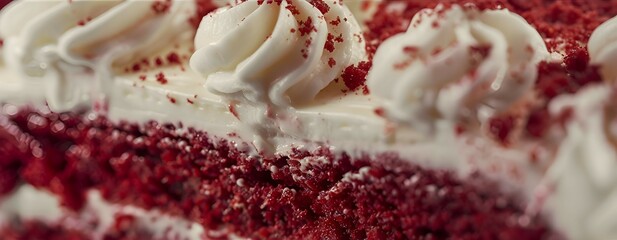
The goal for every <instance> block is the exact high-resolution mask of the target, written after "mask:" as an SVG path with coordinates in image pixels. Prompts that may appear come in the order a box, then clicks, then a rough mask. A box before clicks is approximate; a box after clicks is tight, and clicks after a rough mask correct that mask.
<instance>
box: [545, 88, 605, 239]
mask: <svg viewBox="0 0 617 240" xmlns="http://www.w3.org/2000/svg"><path fill="white" fill-rule="evenodd" d="M614 94H615V90H614V89H613V88H612V87H610V86H607V85H598V86H591V87H587V88H586V89H583V90H581V91H580V92H579V93H577V94H576V95H570V96H561V97H559V98H558V99H556V100H555V101H554V102H553V103H552V104H551V112H552V113H553V114H554V115H557V116H558V115H560V114H564V112H565V111H570V112H571V113H570V115H571V116H570V120H569V121H568V123H567V124H566V126H565V129H564V130H565V131H564V132H563V133H562V134H563V135H565V136H563V138H564V140H563V142H562V143H561V144H560V146H559V149H558V152H557V156H556V158H555V163H554V164H553V165H552V166H551V168H550V169H549V170H548V172H547V174H546V176H545V184H543V185H541V188H540V189H549V190H550V192H549V195H548V205H547V207H548V208H547V209H548V210H549V213H550V215H552V216H553V218H554V220H555V222H556V224H557V226H558V227H559V228H560V229H561V230H562V231H564V232H565V233H567V234H566V235H567V236H568V237H570V239H589V240H601V239H615V238H617V149H616V148H615V147H616V145H615V144H616V143H617V142H616V138H615V136H617V135H616V134H617V128H616V127H617V118H615V117H616V116H617V115H616V114H617V112H616V111H617V105H615V99H616V98H615V95H614Z"/></svg>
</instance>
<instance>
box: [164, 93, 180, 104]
mask: <svg viewBox="0 0 617 240" xmlns="http://www.w3.org/2000/svg"><path fill="white" fill-rule="evenodd" d="M166 97H167V99H168V100H169V102H170V103H172V104H176V102H177V101H178V100H176V98H174V97H172V96H170V95H169V94H167V96H166Z"/></svg>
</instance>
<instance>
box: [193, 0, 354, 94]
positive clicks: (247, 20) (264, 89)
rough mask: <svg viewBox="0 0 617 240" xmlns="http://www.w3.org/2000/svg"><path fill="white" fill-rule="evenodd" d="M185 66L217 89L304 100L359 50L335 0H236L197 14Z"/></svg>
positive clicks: (348, 16)
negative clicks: (198, 20)
mask: <svg viewBox="0 0 617 240" xmlns="http://www.w3.org/2000/svg"><path fill="white" fill-rule="evenodd" d="M195 47H196V49H197V51H196V52H195V53H194V54H193V56H192V57H191V67H192V68H193V69H194V70H195V71H197V72H199V73H200V74H202V75H203V76H204V77H205V78H206V87H207V88H208V89H209V90H210V91H212V92H214V93H216V94H219V95H226V96H229V97H242V98H244V99H247V100H248V101H250V102H255V103H268V104H274V105H277V106H293V105H294V104H301V103H305V102H308V101H310V100H312V99H314V98H315V96H316V95H317V94H318V93H319V92H320V91H321V90H322V89H324V88H325V87H326V86H328V85H329V84H330V82H332V81H333V80H334V79H336V78H337V77H339V75H340V74H341V72H342V71H343V69H344V68H346V67H348V66H349V65H351V64H353V63H355V62H357V61H358V60H359V59H360V58H362V57H363V56H364V55H365V54H364V40H363V39H362V35H361V30H360V26H359V25H358V23H357V22H356V21H355V19H354V17H353V16H352V14H351V12H350V11H349V9H347V7H345V6H344V5H343V4H342V3H340V2H339V1H338V0H334V1H321V0H312V1H307V0H279V1H257V0H248V1H239V2H238V3H237V4H235V5H233V6H231V7H227V8H221V9H219V10H218V11H216V12H213V13H211V14H210V15H208V16H206V17H204V18H203V20H202V22H201V25H200V27H199V29H198V31H197V35H196V37H195Z"/></svg>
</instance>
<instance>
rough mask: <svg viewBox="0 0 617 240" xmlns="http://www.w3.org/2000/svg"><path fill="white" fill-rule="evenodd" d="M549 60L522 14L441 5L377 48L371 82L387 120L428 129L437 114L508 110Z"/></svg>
mask: <svg viewBox="0 0 617 240" xmlns="http://www.w3.org/2000/svg"><path fill="white" fill-rule="evenodd" d="M548 57H549V53H548V51H547V49H546V46H545V44H544V41H543V40H542V37H541V36H540V34H539V33H538V32H537V31H536V30H535V29H534V28H533V27H532V26H530V25H529V24H528V23H527V22H526V21H525V19H523V18H522V17H521V16H518V15H516V14H514V13H512V12H510V11H508V10H486V11H479V10H477V9H474V8H473V6H471V7H461V6H459V5H454V6H452V7H450V8H447V9H446V8H444V7H443V6H442V5H439V6H438V7H436V8H435V9H425V10H423V11H420V12H419V13H418V14H416V16H414V18H413V19H412V21H411V24H410V26H409V29H408V30H407V32H405V33H401V34H398V35H395V36H393V37H391V38H389V39H388V40H386V41H385V42H384V43H383V44H382V45H381V46H380V47H379V49H378V50H377V53H376V54H375V58H374V66H373V68H372V69H371V71H370V72H369V75H368V79H367V83H368V86H369V89H370V90H371V93H372V94H373V95H374V96H376V97H379V98H380V99H383V100H384V105H385V109H386V114H387V115H388V117H391V118H392V119H393V120H394V121H399V122H405V123H408V124H412V125H414V127H416V128H418V129H423V130H424V131H428V130H430V129H431V128H432V126H431V125H432V123H433V122H435V120H436V119H449V120H451V121H460V120H471V121H477V120H479V121H484V120H485V119H487V118H489V117H490V116H492V115H494V114H495V113H498V112H500V111H504V110H505V109H507V108H508V107H510V106H511V105H512V104H513V103H514V102H516V101H518V100H520V99H521V98H522V97H523V95H524V94H525V93H527V92H529V90H530V89H531V87H532V86H533V83H534V82H535V79H536V76H537V64H538V63H539V62H540V61H541V60H546V59H547V58H548Z"/></svg>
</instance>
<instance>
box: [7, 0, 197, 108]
mask: <svg viewBox="0 0 617 240" xmlns="http://www.w3.org/2000/svg"><path fill="white" fill-rule="evenodd" d="M195 11H196V8H195V3H194V2H193V1H176V0H174V1H172V0H160V1H141V0H108V1H91V0H73V1H65V0H49V1H38V0H20V1H15V2H13V3H11V4H10V5H9V6H7V7H6V8H5V9H4V10H3V11H2V16H1V18H0V34H1V35H2V37H3V38H4V39H5V49H4V55H5V61H6V63H7V65H8V66H9V67H10V68H12V69H15V70H17V71H18V72H19V73H20V74H21V75H23V78H24V79H26V80H27V81H39V82H40V83H38V84H40V86H41V87H44V88H45V91H46V99H47V102H48V104H49V106H50V107H51V108H52V109H53V110H57V111H62V110H69V109H72V108H75V107H79V106H83V105H84V104H87V103H89V102H90V101H91V100H95V99H92V98H93V97H100V96H97V94H103V95H104V93H105V92H106V91H107V90H106V88H107V87H108V85H110V83H109V81H111V78H112V75H113V70H112V69H113V67H114V65H118V66H122V65H126V64H128V63H130V62H131V61H135V60H137V59H140V58H143V57H145V56H149V55H151V54H154V53H157V52H159V51H161V49H163V48H165V47H167V46H168V44H169V43H170V41H172V40H173V39H174V38H177V37H178V36H179V35H182V34H188V35H192V34H193V33H194V31H192V30H191V29H190V28H191V25H190V23H189V22H188V20H189V18H190V17H192V16H194V15H195Z"/></svg>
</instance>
